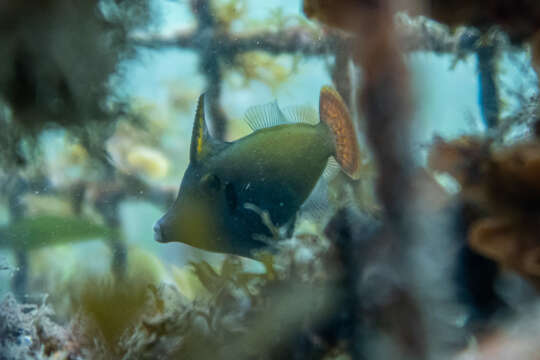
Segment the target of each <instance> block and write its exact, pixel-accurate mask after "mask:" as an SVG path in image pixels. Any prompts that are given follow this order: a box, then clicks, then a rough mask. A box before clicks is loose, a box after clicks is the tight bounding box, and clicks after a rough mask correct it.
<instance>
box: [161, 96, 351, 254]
mask: <svg viewBox="0 0 540 360" xmlns="http://www.w3.org/2000/svg"><path fill="white" fill-rule="evenodd" d="M321 99H328V101H329V102H331V104H325V103H321V106H320V107H321V110H320V111H321V114H323V118H322V119H323V121H319V123H318V124H313V123H303V122H297V123H293V122H291V121H289V120H288V119H287V118H286V117H285V115H284V114H283V113H282V112H281V110H280V109H279V108H278V107H277V105H276V104H271V105H267V106H266V107H265V108H259V110H258V111H255V110H253V111H251V115H252V117H251V119H249V117H248V120H250V121H251V125H252V128H254V129H255V131H254V132H253V133H251V134H250V135H248V136H246V137H244V138H241V139H239V140H236V141H234V142H222V141H218V140H216V139H214V138H212V137H211V136H210V135H209V133H208V129H207V128H206V123H205V120H204V96H201V98H200V100H199V105H198V109H197V115H196V119H195V125H194V129H193V137H192V144H191V152H190V164H189V166H188V168H187V170H186V172H185V174H184V178H183V180H182V184H181V186H180V191H179V194H178V198H177V199H176V201H175V203H174V204H173V206H172V207H171V209H169V211H168V212H167V213H166V214H165V215H164V216H163V217H162V218H161V219H160V220H159V221H158V222H157V223H156V225H155V226H154V231H155V236H156V240H158V241H160V242H169V241H180V242H183V243H186V244H188V245H192V246H195V247H198V248H202V249H205V250H210V251H216V252H223V253H232V254H237V255H242V256H250V254H251V252H252V251H253V250H255V249H258V248H261V247H264V246H265V245H266V243H265V242H264V241H261V240H260V236H258V235H263V236H268V237H269V236H271V233H270V230H269V228H268V226H267V224H265V223H264V222H263V220H262V218H261V213H260V212H258V211H254V209H258V210H260V211H264V212H266V213H267V214H268V215H269V217H270V219H271V221H272V223H273V224H274V225H275V226H278V227H280V226H283V225H286V224H288V223H289V222H291V221H292V219H294V217H295V214H296V213H297V211H298V209H299V208H300V206H301V205H302V204H303V203H304V202H305V200H306V199H307V198H308V196H309V195H310V193H311V191H312V190H313V188H314V186H315V184H316V183H317V181H318V180H319V178H320V177H321V175H322V173H323V171H324V169H325V167H326V165H327V163H328V159H329V158H330V157H331V156H335V157H336V158H337V160H338V162H339V160H340V158H339V155H341V160H342V162H343V163H344V164H345V160H349V163H348V165H349V168H348V169H347V170H349V172H350V174H351V175H354V172H355V171H357V170H358V164H357V162H358V155H357V152H358V148H357V144H356V138H355V135H354V132H353V133H352V134H351V133H347V134H345V135H346V136H347V137H348V138H347V139H339V140H338V141H336V138H337V137H338V136H339V134H337V131H336V129H334V127H339V129H337V130H339V131H342V132H343V129H344V128H346V127H347V126H350V128H351V129H353V128H352V124H351V123H350V117H349V116H348V112H347V111H346V107H345V105H344V104H343V101H342V100H341V98H339V95H337V92H335V91H334V90H331V89H329V88H323V90H322V91H321ZM321 101H322V100H321ZM326 105H327V106H329V107H330V109H328V108H326V110H325V109H323V107H324V106H326ZM330 105H332V106H334V107H336V106H337V107H338V109H334V108H333V107H332V106H330ZM329 110H335V111H329ZM248 115H249V111H248ZM297 115H298V114H297ZM304 115H305V114H304ZM336 115H337V116H341V117H344V118H343V119H341V118H340V119H335V121H340V122H345V123H346V122H349V124H335V123H332V122H331V120H333V119H330V117H332V116H336ZM324 116H326V118H324ZM300 117H301V116H300ZM312 122H313V121H312ZM248 123H249V121H248ZM343 135H344V134H341V136H343ZM351 135H352V136H351ZM346 142H349V147H352V150H351V149H348V148H346V146H345V148H344V147H343V143H346ZM340 144H342V145H340ZM340 146H341V150H340ZM340 151H341V152H340ZM355 151H356V153H355ZM352 155H355V156H356V159H352V161H351V159H346V156H349V157H350V156H352ZM342 165H343V164H342ZM345 165H347V164H345Z"/></svg>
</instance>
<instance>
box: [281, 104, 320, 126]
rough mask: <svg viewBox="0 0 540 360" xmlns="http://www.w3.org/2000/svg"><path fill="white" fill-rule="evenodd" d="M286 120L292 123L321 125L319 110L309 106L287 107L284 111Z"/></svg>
mask: <svg viewBox="0 0 540 360" xmlns="http://www.w3.org/2000/svg"><path fill="white" fill-rule="evenodd" d="M283 114H284V115H285V118H286V119H287V120H288V121H289V122H292V123H304V124H310V125H317V124H318V123H319V114H318V113H317V110H315V109H314V108H312V107H311V106H308V105H300V106H287V107H286V108H284V109H283Z"/></svg>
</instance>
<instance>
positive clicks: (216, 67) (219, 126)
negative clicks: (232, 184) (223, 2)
mask: <svg viewBox="0 0 540 360" xmlns="http://www.w3.org/2000/svg"><path fill="white" fill-rule="evenodd" d="M191 9H192V10H193V13H194V15H195V17H196V19H197V30H196V31H195V34H194V39H195V42H198V43H199V44H200V48H199V61H200V63H199V64H200V65H199V66H200V69H201V73H202V74H203V75H204V76H205V77H206V88H207V90H206V91H207V94H208V96H207V97H206V98H207V99H208V103H209V109H208V110H209V113H210V121H211V125H210V128H211V129H212V132H213V136H214V137H216V138H218V139H220V140H223V139H224V138H225V135H226V133H227V117H226V116H225V112H224V111H223V108H222V107H221V105H220V99H221V84H222V78H223V76H222V70H221V59H220V58H221V54H222V52H221V51H220V49H219V44H220V41H219V39H217V38H216V34H217V33H219V32H220V31H219V30H220V29H218V28H217V21H216V18H215V17H214V16H213V15H212V12H211V3H210V1H209V0H192V1H191Z"/></svg>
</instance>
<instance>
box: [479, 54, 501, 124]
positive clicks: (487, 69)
mask: <svg viewBox="0 0 540 360" xmlns="http://www.w3.org/2000/svg"><path fill="white" fill-rule="evenodd" d="M476 57H477V61H478V65H477V67H478V102H479V104H480V112H481V114H482V119H483V121H484V124H485V125H486V127H487V128H488V129H494V128H495V127H497V124H498V123H499V108H500V105H499V89H498V86H497V58H498V57H497V49H496V48H495V47H494V46H493V45H491V44H490V45H484V46H480V47H479V48H478V51H477V52H476Z"/></svg>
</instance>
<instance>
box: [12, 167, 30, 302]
mask: <svg viewBox="0 0 540 360" xmlns="http://www.w3.org/2000/svg"><path fill="white" fill-rule="evenodd" d="M9 182H10V184H9V185H8V186H9V191H8V194H9V195H8V210H9V217H10V220H9V221H10V222H11V223H13V222H16V221H18V220H20V219H22V218H23V217H24V214H25V213H26V210H27V209H26V206H25V203H24V202H23V201H22V198H23V196H24V195H25V194H26V193H27V192H28V191H29V186H28V183H27V182H26V181H25V180H24V179H22V178H21V177H19V176H15V177H13V178H11V179H10V181H9ZM14 251H15V261H16V263H17V266H16V270H15V275H14V276H13V280H12V282H11V287H12V289H13V292H14V293H15V296H16V297H17V298H18V299H19V300H22V299H23V297H24V295H25V294H26V291H27V288H28V267H29V263H28V252H27V251H26V250H25V249H15V250H14Z"/></svg>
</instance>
